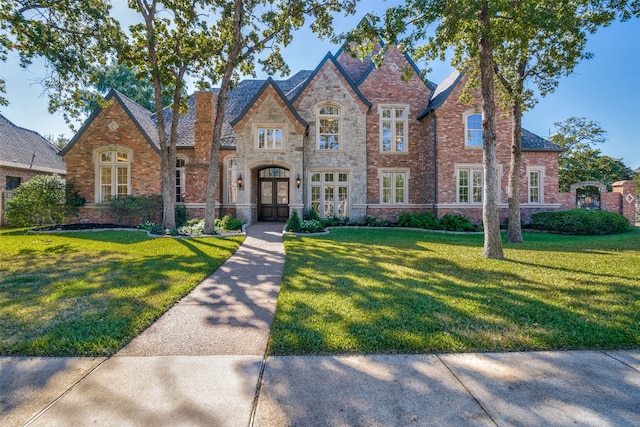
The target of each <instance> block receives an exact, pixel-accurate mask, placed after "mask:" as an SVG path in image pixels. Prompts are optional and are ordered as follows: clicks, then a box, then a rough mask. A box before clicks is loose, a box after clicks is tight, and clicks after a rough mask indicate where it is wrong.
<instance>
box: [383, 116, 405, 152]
mask: <svg viewBox="0 0 640 427" xmlns="http://www.w3.org/2000/svg"><path fill="white" fill-rule="evenodd" d="M407 129H408V126H407V108H405V107H383V108H382V109H381V110H380V150H381V151H382V152H385V153H394V152H395V153H402V152H406V151H407Z"/></svg>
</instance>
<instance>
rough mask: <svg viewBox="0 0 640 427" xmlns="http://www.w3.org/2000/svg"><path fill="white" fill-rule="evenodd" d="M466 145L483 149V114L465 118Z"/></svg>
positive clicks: (470, 115)
mask: <svg viewBox="0 0 640 427" xmlns="http://www.w3.org/2000/svg"><path fill="white" fill-rule="evenodd" d="M464 127H465V143H466V145H467V146H468V147H482V114H479V113H474V114H469V115H467V116H466V117H465V124H464Z"/></svg>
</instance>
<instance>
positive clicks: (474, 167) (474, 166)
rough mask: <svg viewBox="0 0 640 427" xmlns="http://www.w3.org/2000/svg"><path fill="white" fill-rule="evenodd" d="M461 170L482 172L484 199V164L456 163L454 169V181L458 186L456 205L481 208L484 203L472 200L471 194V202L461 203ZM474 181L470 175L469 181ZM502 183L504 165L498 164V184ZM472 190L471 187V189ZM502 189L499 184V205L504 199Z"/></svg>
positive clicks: (470, 194)
mask: <svg viewBox="0 0 640 427" xmlns="http://www.w3.org/2000/svg"><path fill="white" fill-rule="evenodd" d="M460 169H468V170H470V171H471V170H480V171H482V175H483V177H482V187H483V188H482V193H483V197H484V167H483V166H482V163H456V164H455V165H454V168H453V179H454V180H455V184H456V199H455V201H454V203H455V204H457V205H460V206H481V205H482V201H480V202H473V201H471V200H472V193H471V192H469V202H460V201H459V200H460V182H459V181H460V172H459V171H460ZM471 179H472V175H471V174H469V180H471ZM501 182H502V165H501V164H498V183H501ZM469 188H470V189H471V187H469ZM501 188H502V186H501V184H498V188H497V189H496V192H497V197H498V203H501V201H502V197H501V196H500V194H501V191H500V189H501Z"/></svg>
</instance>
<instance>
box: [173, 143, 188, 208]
mask: <svg viewBox="0 0 640 427" xmlns="http://www.w3.org/2000/svg"><path fill="white" fill-rule="evenodd" d="M187 163H189V160H188V159H187V157H185V156H183V155H181V154H178V155H177V156H176V203H184V201H185V194H186V187H187V182H186V179H187V174H186V169H185V166H186V165H187Z"/></svg>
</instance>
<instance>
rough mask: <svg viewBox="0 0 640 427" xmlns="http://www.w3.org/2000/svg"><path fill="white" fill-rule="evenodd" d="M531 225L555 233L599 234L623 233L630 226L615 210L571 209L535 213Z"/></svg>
mask: <svg viewBox="0 0 640 427" xmlns="http://www.w3.org/2000/svg"><path fill="white" fill-rule="evenodd" d="M529 225H530V226H531V228H534V229H536V230H545V231H550V232H553V233H565V234H586V235H598V234H614V233H622V232H624V231H626V230H627V228H628V227H629V221H628V220H627V219H626V218H625V217H624V216H622V215H620V214H618V213H615V212H608V211H600V210H587V209H570V210H567V211H558V212H537V213H534V214H533V215H531V219H530V222H529Z"/></svg>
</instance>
